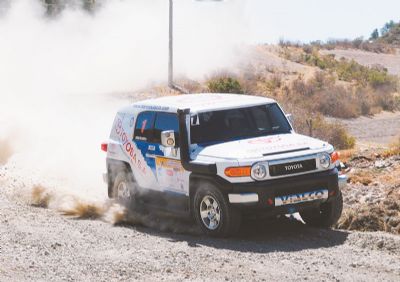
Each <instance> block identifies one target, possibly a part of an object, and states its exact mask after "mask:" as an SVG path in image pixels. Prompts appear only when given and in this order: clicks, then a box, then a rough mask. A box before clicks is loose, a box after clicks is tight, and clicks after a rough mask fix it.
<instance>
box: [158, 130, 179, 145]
mask: <svg viewBox="0 0 400 282" xmlns="http://www.w3.org/2000/svg"><path fill="white" fill-rule="evenodd" d="M175 144H176V142H175V133H174V131H173V130H166V131H163V132H161V145H163V146H164V147H167V148H173V147H175Z"/></svg>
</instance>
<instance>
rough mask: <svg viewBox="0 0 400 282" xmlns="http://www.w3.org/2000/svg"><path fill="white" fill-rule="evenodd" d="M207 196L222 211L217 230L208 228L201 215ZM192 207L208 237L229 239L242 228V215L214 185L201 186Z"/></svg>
mask: <svg viewBox="0 0 400 282" xmlns="http://www.w3.org/2000/svg"><path fill="white" fill-rule="evenodd" d="M207 196H211V197H212V198H213V199H215V200H216V201H217V203H218V206H219V209H220V221H219V224H218V227H217V228H216V229H215V230H210V229H209V228H207V227H206V225H205V223H203V220H202V218H201V215H200V205H201V203H202V201H203V199H204V198H205V197H207ZM192 207H193V216H194V218H195V221H196V223H197V224H198V225H199V226H200V228H201V229H202V231H203V232H204V233H205V234H206V235H208V236H212V237H228V236H232V235H233V234H235V233H236V232H237V231H238V230H239V228H240V223H241V218H242V216H241V213H240V212H239V211H238V210H237V209H235V208H234V207H232V206H231V205H230V204H229V201H228V199H227V197H226V196H225V195H224V194H223V193H222V192H221V191H220V190H219V189H218V188H217V187H216V186H215V185H213V184H212V183H208V182H204V183H201V184H199V186H198V188H197V190H196V192H195V194H194V197H193V204H192Z"/></svg>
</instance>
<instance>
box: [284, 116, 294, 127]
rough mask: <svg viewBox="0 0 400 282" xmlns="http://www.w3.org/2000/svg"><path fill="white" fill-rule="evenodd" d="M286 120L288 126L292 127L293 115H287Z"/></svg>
mask: <svg viewBox="0 0 400 282" xmlns="http://www.w3.org/2000/svg"><path fill="white" fill-rule="evenodd" d="M286 118H287V120H288V121H289V122H290V125H291V126H292V127H293V126H294V124H293V122H294V118H293V115H292V114H287V115H286Z"/></svg>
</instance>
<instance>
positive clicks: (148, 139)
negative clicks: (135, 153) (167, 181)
mask: <svg viewBox="0 0 400 282" xmlns="http://www.w3.org/2000/svg"><path fill="white" fill-rule="evenodd" d="M155 117H156V113H155V112H152V111H146V112H141V113H139V114H138V116H137V118H136V125H135V130H134V136H133V139H134V143H135V145H136V147H137V149H138V150H139V152H140V154H141V156H142V157H143V159H144V161H145V165H146V167H147V169H148V171H149V173H148V174H147V175H146V180H147V181H143V183H145V186H144V187H143V186H142V185H141V187H142V188H148V189H152V190H159V191H160V190H161V187H160V185H159V183H158V180H157V175H156V162H155V156H156V155H157V154H159V153H160V152H158V151H159V146H158V144H157V143H155V142H154V121H155ZM140 184H141V183H139V185H140Z"/></svg>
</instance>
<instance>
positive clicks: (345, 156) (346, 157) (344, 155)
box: [339, 149, 357, 163]
mask: <svg viewBox="0 0 400 282" xmlns="http://www.w3.org/2000/svg"><path fill="white" fill-rule="evenodd" d="M356 153H357V151H356V150H354V149H347V150H341V151H339V156H340V160H341V161H342V162H344V163H347V162H349V161H350V160H351V159H352V158H353V157H354V156H355V155H356Z"/></svg>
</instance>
